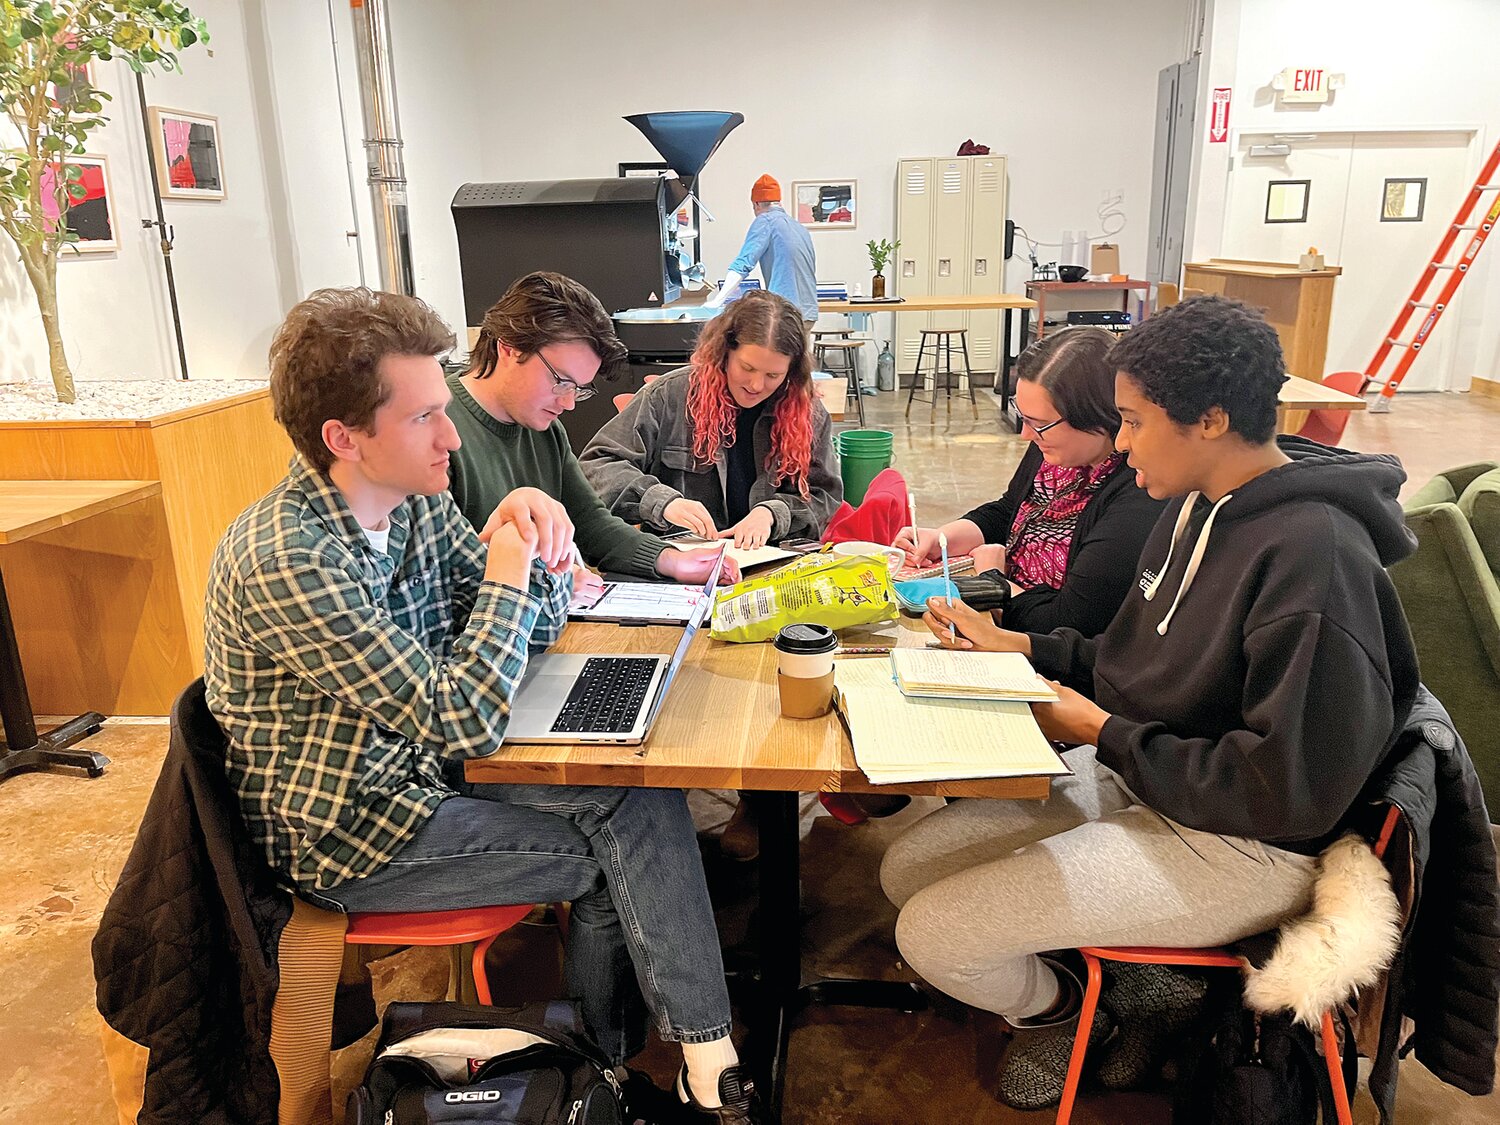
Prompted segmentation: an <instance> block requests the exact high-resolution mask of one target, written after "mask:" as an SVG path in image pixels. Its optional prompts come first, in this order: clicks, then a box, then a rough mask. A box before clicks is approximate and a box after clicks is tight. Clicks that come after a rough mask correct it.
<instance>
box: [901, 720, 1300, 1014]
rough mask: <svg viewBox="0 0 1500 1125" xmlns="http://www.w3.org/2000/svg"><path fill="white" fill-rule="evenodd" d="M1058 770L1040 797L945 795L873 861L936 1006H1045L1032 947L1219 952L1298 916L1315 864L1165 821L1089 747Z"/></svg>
mask: <svg viewBox="0 0 1500 1125" xmlns="http://www.w3.org/2000/svg"><path fill="white" fill-rule="evenodd" d="M1064 760H1065V761H1066V762H1067V763H1068V766H1069V768H1071V769H1072V771H1073V775H1072V776H1071V777H1063V778H1058V779H1055V780H1054V782H1053V785H1052V795H1051V797H1049V798H1048V799H1047V800H1046V801H998V800H997V801H987V800H961V801H956V802H954V803H953V804H950V805H948V806H947V807H946V808H942V809H939V810H938V811H937V812H934V813H932V814H931V815H929V816H927V817H924V818H923V819H922V820H919V821H918V822H917V823H916V824H914V825H913V826H912V827H911V828H910V829H909V830H908V831H907V832H906V833H905V834H904V835H902V836H901V837H899V838H898V839H897V840H896V842H895V843H894V844H892V845H891V847H890V849H889V850H888V851H887V852H886V856H885V860H884V862H883V864H882V866H881V869H880V882H881V885H882V886H883V887H884V889H885V893H886V896H887V897H888V898H890V900H891V901H892V902H893V903H895V904H896V906H898V907H899V908H900V910H901V915H900V917H899V918H898V919H897V921H896V944H897V945H899V946H900V948H901V953H902V955H903V956H904V957H905V958H906V960H907V963H908V964H910V965H911V967H912V968H914V969H915V970H916V971H917V972H919V973H921V974H922V976H923V977H924V978H925V979H927V980H928V981H930V982H931V983H932V984H934V985H936V986H937V987H938V988H940V989H942V990H943V991H944V992H946V993H948V994H949V995H950V996H953V997H955V998H956V999H959V1000H962V1001H963V1002H964V1003H966V1004H970V1005H973V1006H974V1007H976V1008H983V1009H985V1010H987V1011H991V1012H996V1013H998V1014H1000V1015H1002V1016H1006V1017H1008V1018H1011V1019H1025V1018H1026V1017H1028V1016H1034V1015H1037V1014H1038V1013H1040V1012H1043V1011H1045V1010H1046V1009H1047V1008H1048V1007H1050V1006H1051V1005H1052V1004H1053V1003H1055V1002H1056V1000H1057V997H1058V984H1057V978H1056V976H1055V975H1054V974H1053V972H1052V970H1051V969H1049V968H1048V967H1047V965H1046V964H1045V963H1044V962H1042V961H1041V960H1040V959H1038V958H1037V957H1036V956H1034V954H1035V953H1037V952H1038V951H1039V950H1048V949H1076V948H1077V947H1078V946H1081V945H1179V946H1193V947H1196V946H1211V945H1220V944H1223V943H1224V942H1229V941H1234V940H1235V939H1237V938H1242V937H1247V936H1249V935H1250V934H1255V933H1260V932H1261V931H1263V930H1267V929H1270V928H1272V927H1273V926H1275V925H1277V924H1278V923H1279V922H1281V921H1282V920H1283V919H1285V918H1288V917H1292V916H1295V915H1297V914H1301V913H1303V912H1305V911H1306V910H1307V908H1308V906H1309V905H1310V902H1311V894H1312V881H1313V875H1314V872H1315V869H1316V866H1317V860H1316V859H1315V858H1313V857H1309V856H1301V855H1297V854H1295V853H1293V852H1287V851H1283V850H1281V849H1280V848H1275V847H1271V846H1269V845H1266V844H1261V843H1258V842H1257V841H1254V840H1245V839H1241V838H1238V837H1230V836H1215V835H1211V834H1210V833H1207V832H1198V831H1195V830H1193V829H1191V828H1185V827H1183V826H1182V825H1180V824H1175V823H1173V822H1172V821H1170V820H1168V819H1166V818H1165V817H1163V816H1161V815H1160V814H1159V813H1156V812H1154V811H1153V810H1151V809H1149V808H1147V807H1146V806H1144V805H1142V804H1140V803H1139V802H1138V801H1137V800H1136V799H1135V797H1134V796H1133V795H1132V794H1131V793H1130V792H1129V790H1127V789H1126V788H1125V787H1124V785H1123V784H1122V783H1121V781H1120V778H1119V776H1118V775H1117V774H1115V772H1114V771H1113V770H1110V769H1108V768H1106V767H1105V766H1101V765H1099V764H1098V763H1097V762H1096V761H1095V760H1094V748H1093V747H1092V746H1082V747H1079V748H1077V749H1074V750H1070V751H1068V752H1067V753H1066V754H1065V755H1064Z"/></svg>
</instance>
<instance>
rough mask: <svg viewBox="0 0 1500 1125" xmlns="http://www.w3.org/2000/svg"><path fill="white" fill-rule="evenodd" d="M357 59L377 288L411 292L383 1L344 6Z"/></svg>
mask: <svg viewBox="0 0 1500 1125" xmlns="http://www.w3.org/2000/svg"><path fill="white" fill-rule="evenodd" d="M349 9H350V12H351V14H352V15H353V17H354V46H355V54H356V56H357V57H358V59H359V100H360V107H361V110H362V112H363V117H364V126H365V141H364V145H365V165H366V168H367V170H368V172H369V176H368V180H369V184H370V197H371V201H372V202H373V204H374V208H375V236H376V237H375V247H376V250H377V256H378V259H379V262H380V287H381V288H382V289H385V290H386V291H388V292H391V293H405V294H408V295H410V294H412V293H414V291H415V286H414V285H413V278H412V266H411V228H410V225H409V223H408V216H407V203H406V166H405V163H404V161H403V159H402V155H401V118H400V116H399V115H398V113H397V112H396V74H395V69H394V67H393V66H392V61H391V18H390V8H389V7H388V6H387V4H386V0H349Z"/></svg>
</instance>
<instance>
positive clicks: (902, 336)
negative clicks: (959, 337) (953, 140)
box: [888, 159, 933, 371]
mask: <svg viewBox="0 0 1500 1125" xmlns="http://www.w3.org/2000/svg"><path fill="white" fill-rule="evenodd" d="M932 172H933V161H932V160H931V159H919V160H903V161H901V162H900V163H899V164H897V166H896V237H897V238H898V239H900V241H901V248H900V249H899V250H897V251H896V270H895V277H893V278H890V279H889V281H890V282H891V283H893V284H892V285H891V287H890V288H889V289H888V292H890V293H891V294H892V295H893V296H897V297H903V296H907V295H908V294H909V295H912V296H925V295H927V294H929V293H931V292H932V271H933V264H932V195H933V190H932ZM929 315H930V314H927V313H901V314H899V315H897V316H895V317H893V319H894V320H895V322H896V367H897V370H898V371H913V370H915V369H916V366H917V346H918V342H919V341H920V340H921V338H922V333H921V330H922V329H923V328H926V327H927V318H928V316H929Z"/></svg>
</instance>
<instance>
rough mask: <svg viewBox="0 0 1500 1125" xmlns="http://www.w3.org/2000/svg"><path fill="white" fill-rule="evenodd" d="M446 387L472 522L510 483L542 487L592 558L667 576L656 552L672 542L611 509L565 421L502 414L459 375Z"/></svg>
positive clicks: (593, 562)
mask: <svg viewBox="0 0 1500 1125" xmlns="http://www.w3.org/2000/svg"><path fill="white" fill-rule="evenodd" d="M448 389H449V390H451V391H452V392H453V401H452V402H450V403H449V404H448V417H449V418H451V419H452V420H453V425H454V426H455V427H456V428H457V429H458V436H459V437H460V438H461V439H462V440H463V448H461V449H458V450H455V451H454V453H453V457H452V461H451V463H450V465H449V479H450V483H449V485H448V487H449V489H450V490H451V491H452V493H453V499H454V500H455V501H457V502H458V507H459V510H460V511H462V512H463V514H464V515H465V516H466V517H467V518H468V521H469V522H470V523H472V524H473V525H474V526H475V527H476V528H482V527H483V526H484V524H485V521H486V520H487V519H489V518H490V513H491V512H493V511H494V510H495V506H496V505H497V504H499V503H500V501H501V500H504V499H505V496H506V494H507V493H508V492H510V491H511V490H512V489H515V488H539V489H541V490H542V491H543V492H545V493H546V494H547V495H548V496H551V497H553V498H554V499H556V500H560V501H562V505H563V507H565V508H566V509H567V510H568V516H569V518H570V519H572V521H573V528H574V533H573V534H574V541H575V542H576V543H577V544H578V550H579V551H581V552H582V554H583V558H584V561H585V562H587V563H588V564H589V565H590V566H593V567H597V568H598V569H600V570H604V571H610V572H613V573H615V574H628V575H632V576H634V577H637V578H659V577H661V576H660V575H659V574H657V573H656V560H657V558H658V557H659V556H660V555H661V553H662V552H663V551H666V550H670V549H671V548H669V547H668V546H667V544H666V543H665V542H663V541H662V540H661V539H659V538H657V537H656V536H655V535H648V534H646V533H645V532H644V531H640V530H638V529H637V528H634V527H632V526H631V525H630V524H628V523H626V522H625V521H624V520H622V519H620V517H619V516H616V515H611V514H610V511H609V509H608V508H606V507H605V506H604V504H603V503H602V502H601V501H600V499H599V496H598V494H597V493H596V492H595V491H594V490H593V488H592V487H590V485H589V482H588V481H587V480H585V479H584V476H583V470H581V469H580V468H579V467H578V458H577V457H575V456H574V455H573V450H572V448H571V447H570V446H569V445H568V435H567V433H566V431H564V430H563V427H562V423H561V422H553V423H552V425H551V426H549V427H548V428H547V429H546V430H544V431H542V432H541V433H538V432H537V431H535V430H529V429H527V428H526V427H525V426H520V425H517V424H516V423H514V422H502V421H500V420H499V419H498V418H496V417H495V416H494V415H493V414H491V413H490V412H489V411H487V410H486V409H485V408H484V407H482V406H480V405H479V403H477V402H475V401H474V396H473V395H471V394H470V393H469V391H468V388H466V387H465V386H464V385H463V383H461V382H460V381H459V376H457V375H450V376H448Z"/></svg>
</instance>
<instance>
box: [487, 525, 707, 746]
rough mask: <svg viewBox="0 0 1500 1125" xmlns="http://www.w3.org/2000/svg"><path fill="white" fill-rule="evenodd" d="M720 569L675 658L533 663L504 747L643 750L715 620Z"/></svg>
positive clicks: (570, 657)
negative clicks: (701, 633)
mask: <svg viewBox="0 0 1500 1125" xmlns="http://www.w3.org/2000/svg"><path fill="white" fill-rule="evenodd" d="M723 567H724V552H723V551H720V552H719V557H718V558H717V559H715V560H714V565H713V568H712V569H711V570H710V572H709V575H708V581H707V582H705V583H704V585H703V592H704V594H705V595H707V596H706V597H704V598H703V599H702V601H701V603H700V604H699V606H698V607H697V610H696V611H695V612H694V613H693V615H692V616H691V617H689V618H688V621H687V627H686V628H684V629H683V631H682V640H680V641H678V642H677V651H675V652H674V653H672V655H671V656H663V655H642V656H637V655H634V654H632V655H629V656H623V655H622V656H615V655H610V656H604V655H599V656H590V655H588V654H586V653H561V652H544V653H542V654H541V655H540V656H534V657H532V658H531V660H530V661H529V662H528V664H527V667H526V675H525V676H524V677H522V679H521V684H520V686H519V687H518V688H517V689H516V695H515V701H514V703H513V704H512V705H511V712H510V724H509V725H508V726H507V727H506V728H505V741H506V742H528V743H535V742H564V743H566V742H616V743H620V744H622V745H625V746H636V745H639V744H640V743H642V742H645V741H646V735H647V734H649V733H650V731H651V725H652V724H653V723H655V722H656V716H657V714H658V713H659V712H660V711H661V704H662V700H664V699H665V698H666V697H667V690H668V689H669V688H670V687H671V686H672V680H673V678H674V677H675V676H676V675H677V669H678V668H679V667H680V666H681V665H682V660H683V657H685V656H686V655H687V650H688V648H689V647H690V646H691V645H692V643H693V637H695V636H696V635H697V633H698V626H700V625H701V624H703V621H704V620H705V619H706V618H707V617H708V615H709V614H710V613H712V612H713V604H714V598H713V590H714V586H715V585H717V584H718V581H719V571H720V570H722V569H723Z"/></svg>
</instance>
